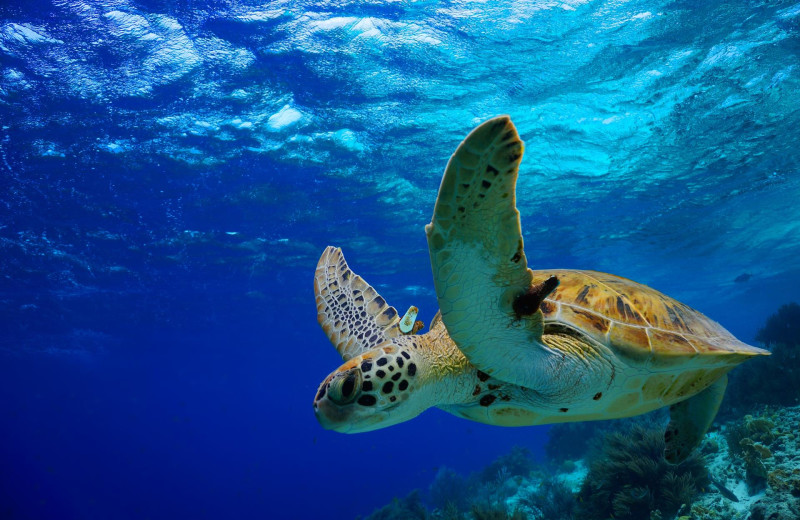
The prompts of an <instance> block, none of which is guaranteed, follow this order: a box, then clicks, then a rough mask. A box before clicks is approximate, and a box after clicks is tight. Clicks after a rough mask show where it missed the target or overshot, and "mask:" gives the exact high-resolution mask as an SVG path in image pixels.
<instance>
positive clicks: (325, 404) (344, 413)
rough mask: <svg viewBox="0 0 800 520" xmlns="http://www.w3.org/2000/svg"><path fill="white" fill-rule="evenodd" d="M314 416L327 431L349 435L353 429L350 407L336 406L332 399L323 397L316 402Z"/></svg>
mask: <svg viewBox="0 0 800 520" xmlns="http://www.w3.org/2000/svg"><path fill="white" fill-rule="evenodd" d="M314 415H316V416H317V421H319V423H320V424H321V425H322V427H323V428H325V429H326V430H334V431H337V432H340V433H348V432H349V431H350V430H351V429H352V428H353V426H352V423H351V422H350V421H349V419H350V415H352V411H351V410H350V409H349V407H341V406H336V405H335V404H333V403H332V402H331V401H330V399H326V398H324V397H323V398H322V399H319V400H316V401H314Z"/></svg>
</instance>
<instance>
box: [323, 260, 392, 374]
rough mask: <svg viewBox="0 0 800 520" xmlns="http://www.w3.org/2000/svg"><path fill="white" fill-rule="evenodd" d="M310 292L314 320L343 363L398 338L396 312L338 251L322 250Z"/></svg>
mask: <svg viewBox="0 0 800 520" xmlns="http://www.w3.org/2000/svg"><path fill="white" fill-rule="evenodd" d="M314 293H315V294H316V299H317V321H319V324H320V325H321V326H322V330H324V331H325V334H327V336H328V339H330V340H331V343H333V344H334V346H335V347H336V350H337V351H339V354H340V355H341V356H342V358H343V359H344V360H349V359H351V358H353V357H355V356H358V355H360V354H362V353H364V352H365V351H367V350H369V349H371V348H373V347H375V346H377V345H378V344H380V343H383V342H384V341H386V340H387V339H389V338H393V337H396V336H399V335H400V329H399V327H398V324H399V323H400V316H399V315H398V314H397V310H396V309H395V308H394V307H392V306H391V305H389V304H387V303H386V301H385V300H384V299H383V298H382V297H381V296H380V295H379V294H378V293H377V291H375V289H373V288H372V287H371V286H370V285H369V284H368V283H367V282H365V281H364V280H363V279H362V278H361V277H360V276H358V275H357V274H355V273H353V271H351V270H350V268H349V267H348V265H347V262H346V261H345V259H344V255H343V254H342V250H341V249H339V248H336V247H330V246H329V247H327V248H326V249H325V251H323V253H322V256H321V257H320V259H319V262H318V263H317V270H316V273H315V275H314Z"/></svg>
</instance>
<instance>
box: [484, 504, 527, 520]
mask: <svg viewBox="0 0 800 520" xmlns="http://www.w3.org/2000/svg"><path fill="white" fill-rule="evenodd" d="M472 517H473V518H474V519H475V520H528V516H527V515H526V514H525V513H523V512H522V511H519V510H514V511H511V512H509V511H508V509H507V508H505V507H502V506H479V505H475V506H473V507H472Z"/></svg>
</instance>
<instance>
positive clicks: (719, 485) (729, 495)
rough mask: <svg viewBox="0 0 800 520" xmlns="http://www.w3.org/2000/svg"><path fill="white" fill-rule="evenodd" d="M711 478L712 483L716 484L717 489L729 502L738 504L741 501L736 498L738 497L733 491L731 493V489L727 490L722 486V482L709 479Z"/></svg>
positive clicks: (712, 478)
mask: <svg viewBox="0 0 800 520" xmlns="http://www.w3.org/2000/svg"><path fill="white" fill-rule="evenodd" d="M709 478H710V479H711V483H712V484H714V485H715V486H716V487H717V489H719V492H720V493H721V494H722V496H724V497H725V498H727V499H728V500H732V501H733V502H738V501H739V499H738V498H737V497H736V495H734V494H733V491H731V490H730V489H728V488H726V487H725V486H724V485H723V484H722V482H720V481H719V480H717V479H715V478H714V477H709Z"/></svg>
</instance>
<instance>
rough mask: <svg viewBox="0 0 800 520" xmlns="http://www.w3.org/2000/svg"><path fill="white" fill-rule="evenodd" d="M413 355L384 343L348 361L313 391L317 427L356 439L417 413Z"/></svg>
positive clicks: (420, 403)
mask: <svg viewBox="0 0 800 520" xmlns="http://www.w3.org/2000/svg"><path fill="white" fill-rule="evenodd" d="M419 358H420V356H418V355H417V354H416V352H414V351H412V350H409V349H406V348H400V347H398V346H397V345H394V344H392V343H384V344H383V345H380V346H378V347H376V348H374V349H372V350H368V351H367V352H365V353H363V354H361V355H360V356H356V357H354V358H353V359H350V360H349V361H347V362H346V363H345V364H343V365H342V366H340V367H339V368H338V369H336V370H335V371H334V372H333V373H331V374H330V375H329V376H328V377H326V378H325V380H324V381H323V382H322V384H321V385H320V386H319V390H318V391H317V395H316V397H315V398H314V413H315V414H316V416H317V420H319V422H320V424H322V426H323V427H325V428H326V429H329V430H336V431H338V432H341V433H359V432H367V431H371V430H377V429H379V428H385V427H387V426H392V425H394V424H398V423H401V422H404V421H407V420H409V419H413V418H414V417H416V416H417V415H419V414H420V413H422V412H423V411H424V410H425V409H426V408H428V407H429V406H430V405H427V404H426V401H427V400H426V399H424V398H422V395H420V394H422V393H423V392H420V390H422V385H421V381H420V374H419V369H420V367H421V366H422V365H421V361H422V360H421V359H419Z"/></svg>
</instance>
